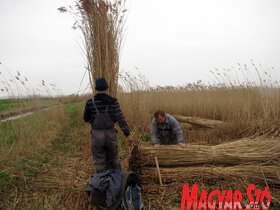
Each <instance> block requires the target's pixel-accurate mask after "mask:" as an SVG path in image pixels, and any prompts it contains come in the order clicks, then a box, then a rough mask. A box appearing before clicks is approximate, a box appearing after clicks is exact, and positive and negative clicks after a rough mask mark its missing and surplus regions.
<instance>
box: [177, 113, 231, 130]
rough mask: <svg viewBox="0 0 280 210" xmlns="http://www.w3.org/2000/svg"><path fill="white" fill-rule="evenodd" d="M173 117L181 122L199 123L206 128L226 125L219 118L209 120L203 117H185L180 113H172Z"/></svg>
mask: <svg viewBox="0 0 280 210" xmlns="http://www.w3.org/2000/svg"><path fill="white" fill-rule="evenodd" d="M174 117H175V118H176V119H177V120H178V121H179V122H182V123H189V124H193V125H200V126H204V127H206V128H219V127H222V126H225V125H227V123H225V122H223V121H220V120H209V119H203V118H199V117H187V116H182V115H174Z"/></svg>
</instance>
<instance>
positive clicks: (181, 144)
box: [178, 143, 187, 148]
mask: <svg viewBox="0 0 280 210" xmlns="http://www.w3.org/2000/svg"><path fill="white" fill-rule="evenodd" d="M178 145H179V146H180V147H183V148H184V147H187V145H186V144H185V143H178Z"/></svg>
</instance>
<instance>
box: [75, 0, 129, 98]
mask: <svg viewBox="0 0 280 210" xmlns="http://www.w3.org/2000/svg"><path fill="white" fill-rule="evenodd" d="M77 8H78V10H79V13H80V15H81V23H80V25H79V28H80V29H81V31H82V33H83V35H84V39H85V47H86V51H87V61H88V66H87V68H88V72H89V78H90V83H91V87H92V90H93V91H94V81H95V79H96V78H97V77H100V76H103V77H105V78H106V80H107V82H108V83H109V94H110V95H112V96H115V95H116V92H117V86H118V72H119V54H120V48H121V43H122V29H123V24H124V17H125V12H126V10H125V9H124V1H122V0H79V1H78V2H77Z"/></svg>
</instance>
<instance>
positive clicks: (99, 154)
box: [84, 77, 131, 173]
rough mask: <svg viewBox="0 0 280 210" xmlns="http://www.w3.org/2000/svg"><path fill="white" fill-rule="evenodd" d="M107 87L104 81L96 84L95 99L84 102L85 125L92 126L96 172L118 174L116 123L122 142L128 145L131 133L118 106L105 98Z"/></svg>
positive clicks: (92, 149)
mask: <svg viewBox="0 0 280 210" xmlns="http://www.w3.org/2000/svg"><path fill="white" fill-rule="evenodd" d="M108 88H109V87H108V84H107V82H106V80H105V79H104V78H103V77H100V78H97V79H96V82H95V90H96V95H95V96H94V97H93V98H90V99H88V100H87V102H86V105H85V110H84V121H85V122H89V123H90V124H91V128H92V129H91V152H92V156H93V159H94V165H95V170H96V172H97V173H102V172H104V171H106V170H108V169H118V170H121V165H120V160H119V158H118V141H117V130H116V129H114V124H115V123H116V122H118V124H119V126H120V128H121V130H122V132H123V134H124V135H125V137H126V140H125V142H126V143H129V144H131V138H130V131H129V128H128V125H127V123H126V120H125V118H124V116H123V114H122V111H121V109H120V105H119V102H118V100H117V99H116V98H113V97H111V96H109V95H108V94H107V90H108Z"/></svg>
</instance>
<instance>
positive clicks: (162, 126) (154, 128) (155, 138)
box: [151, 110, 186, 147]
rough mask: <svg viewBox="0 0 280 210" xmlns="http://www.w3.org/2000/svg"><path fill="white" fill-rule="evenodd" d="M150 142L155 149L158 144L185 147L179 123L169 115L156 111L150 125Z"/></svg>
mask: <svg viewBox="0 0 280 210" xmlns="http://www.w3.org/2000/svg"><path fill="white" fill-rule="evenodd" d="M151 140H152V144H154V146H155V147H158V146H159V145H160V144H178V145H179V146H181V147H186V144H185V141H184V136H183V131H182V129H181V127H180V124H179V122H178V121H177V120H176V119H175V118H174V117H173V116H172V115H170V114H165V112H164V111H162V110H158V111H156V112H155V113H154V118H153V120H152V123H151Z"/></svg>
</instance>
